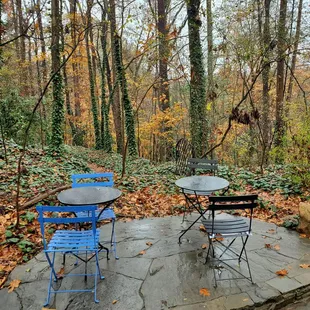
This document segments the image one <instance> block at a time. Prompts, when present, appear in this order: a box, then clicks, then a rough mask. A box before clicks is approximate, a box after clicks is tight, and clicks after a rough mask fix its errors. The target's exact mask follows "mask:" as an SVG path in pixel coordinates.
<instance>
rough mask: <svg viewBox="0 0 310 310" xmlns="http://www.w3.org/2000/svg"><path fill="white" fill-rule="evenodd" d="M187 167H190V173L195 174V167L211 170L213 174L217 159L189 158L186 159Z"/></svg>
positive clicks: (215, 169) (216, 166) (216, 168)
mask: <svg viewBox="0 0 310 310" xmlns="http://www.w3.org/2000/svg"><path fill="white" fill-rule="evenodd" d="M187 168H189V169H190V172H191V174H195V169H202V170H206V171H211V172H213V174H215V172H216V171H217V170H218V161H217V160H216V159H206V158H189V159H188V160H187Z"/></svg>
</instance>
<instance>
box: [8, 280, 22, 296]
mask: <svg viewBox="0 0 310 310" xmlns="http://www.w3.org/2000/svg"><path fill="white" fill-rule="evenodd" d="M20 282H21V280H13V281H11V283H10V284H9V293H11V292H13V291H14V290H15V289H16V288H18V287H19V284H20Z"/></svg>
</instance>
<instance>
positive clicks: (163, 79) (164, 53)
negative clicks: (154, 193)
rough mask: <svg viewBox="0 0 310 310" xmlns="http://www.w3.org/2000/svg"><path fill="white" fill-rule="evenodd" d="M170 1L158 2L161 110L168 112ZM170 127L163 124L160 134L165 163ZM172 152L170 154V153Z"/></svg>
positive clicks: (168, 149) (161, 151) (168, 147)
mask: <svg viewBox="0 0 310 310" xmlns="http://www.w3.org/2000/svg"><path fill="white" fill-rule="evenodd" d="M169 3H170V2H169V1H167V0H158V2H157V29H158V56H159V64H158V69H159V90H158V94H159V98H158V99H159V100H158V102H159V109H160V110H161V111H163V112H164V111H166V110H167V109H168V108H169V107H170V94H169V83H168V58H169V45H168V31H169V26H168V25H167V10H168V6H169ZM169 129H170V128H169V127H168V125H167V123H166V122H165V121H163V122H162V124H161V128H160V132H161V133H162V135H161V136H160V137H159V141H158V143H159V159H160V161H165V160H166V159H167V157H168V158H170V157H171V156H172V154H171V151H170V150H171V148H172V145H169V142H168V139H167V138H165V135H164V133H165V132H166V131H169ZM169 151H170V152H169Z"/></svg>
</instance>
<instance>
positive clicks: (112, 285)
mask: <svg viewBox="0 0 310 310" xmlns="http://www.w3.org/2000/svg"><path fill="white" fill-rule="evenodd" d="M194 217H195V215H192V216H191V217H189V218H188V219H189V220H191V219H193V218H194ZM181 220H182V217H180V216H175V217H165V218H150V219H145V220H140V221H139V220H134V221H131V222H127V223H124V222H118V223H117V225H116V234H117V239H118V244H117V251H118V256H119V257H120V259H119V260H115V259H114V257H113V255H111V259H110V260H109V261H107V260H106V257H105V253H100V268H101V269H102V273H103V274H104V276H105V279H104V280H99V282H98V289H97V296H99V299H100V303H99V304H96V303H94V301H93V294H91V293H64V294H58V295H56V296H55V297H52V298H51V304H50V305H49V307H48V308H51V309H57V310H71V309H90V310H92V309H104V310H105V309H106V310H109V309H113V310H136V309H137V310H143V309H145V310H153V309H154V310H165V309H176V310H196V309H207V310H231V309H282V308H283V307H287V308H283V309H294V310H295V309H296V310H297V309H298V310H299V309H310V307H309V306H310V304H309V301H308V300H305V301H299V302H298V301H297V304H296V305H294V306H293V308H288V307H292V306H286V305H287V304H288V303H292V302H294V301H295V300H298V299H300V298H303V297H305V296H308V295H307V294H308V291H309V292H310V268H301V267H300V265H301V264H305V265H309V264H310V240H309V239H307V238H300V237H299V235H298V233H296V232H294V231H289V230H286V229H285V228H283V227H277V226H276V225H274V224H270V223H265V222H261V221H256V220H255V221H254V223H253V236H252V237H251V238H250V239H249V243H248V247H247V249H248V256H249V260H250V265H251V270H252V274H253V280H254V282H255V284H251V283H250V282H249V281H247V280H234V281H221V282H219V283H218V287H217V288H214V287H213V283H214V282H213V271H212V269H211V268H210V267H209V265H208V264H207V265H205V264H204V260H205V259H204V257H205V256H206V253H207V249H203V248H202V245H203V244H205V243H207V238H206V236H205V235H204V233H203V232H201V231H199V225H198V224H197V225H196V226H195V227H194V228H193V229H192V230H190V231H189V232H188V233H187V234H185V235H184V238H183V239H182V244H180V245H179V244H178V235H179V233H180V231H181V230H182V229H184V228H185V227H186V226H187V225H188V223H186V222H185V223H183V224H181ZM110 229H111V226H110V224H108V225H105V226H103V227H102V239H105V238H104V237H106V238H107V239H108V236H109V233H110ZM147 243H148V245H147ZM150 243H151V244H152V245H150ZM266 244H267V246H266ZM141 251H142V252H141ZM140 252H141V254H139V253H140ZM74 262H75V258H70V257H69V256H68V257H67V261H66V266H65V270H66V271H72V272H75V273H80V272H81V270H83V269H82V268H83V266H77V267H76V266H75V265H74ZM56 265H57V267H56V269H57V268H58V270H60V268H61V266H62V265H61V257H59V258H58V261H57V264H56ZM93 267H94V262H90V264H89V269H91V268H93ZM240 268H241V270H243V265H242V264H241V266H240ZM281 269H286V270H287V271H288V274H287V276H284V277H280V276H278V275H277V274H276V271H278V270H281ZM82 272H83V271H82ZM48 276H49V268H48V266H47V262H46V260H45V256H44V255H43V253H40V254H38V255H37V256H36V257H35V258H33V259H32V260H31V261H29V262H28V263H27V264H25V265H23V266H18V267H17V268H15V270H14V271H13V272H12V273H11V275H10V278H9V279H8V281H7V285H8V284H9V283H10V281H12V280H15V279H18V280H21V283H20V285H19V287H18V288H17V289H15V290H14V291H13V292H12V293H8V289H7V288H4V289H2V290H1V291H0V310H2V309H3V310H4V309H5V310H6V309H10V310H11V309H12V310H15V309H16V310H30V309H31V310H32V309H33V310H37V309H38V310H40V309H42V307H43V306H42V305H43V304H44V301H45V298H46V293H47V284H48ZM221 276H223V277H227V276H228V277H230V276H231V273H230V272H229V271H227V270H224V271H223V272H222V275H221ZM73 279H74V280H73ZM93 284H94V283H93V280H92V279H91V278H90V279H89V280H88V281H87V283H85V282H84V280H83V278H81V279H80V277H73V278H64V279H62V280H60V281H58V282H57V283H55V284H54V285H57V287H60V286H61V289H75V288H77V289H78V288H83V287H84V286H87V287H92V286H93ZM201 288H206V289H208V290H209V292H210V296H204V295H200V289H201ZM298 307H300V308H298ZM302 307H304V308H302Z"/></svg>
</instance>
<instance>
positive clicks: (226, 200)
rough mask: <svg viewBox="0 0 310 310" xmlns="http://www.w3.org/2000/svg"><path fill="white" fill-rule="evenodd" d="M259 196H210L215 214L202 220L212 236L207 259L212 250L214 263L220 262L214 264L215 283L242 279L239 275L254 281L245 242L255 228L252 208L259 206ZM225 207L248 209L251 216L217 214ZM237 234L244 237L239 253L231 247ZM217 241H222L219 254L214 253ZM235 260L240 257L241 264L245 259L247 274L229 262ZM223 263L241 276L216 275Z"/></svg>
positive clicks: (210, 208) (246, 210)
mask: <svg viewBox="0 0 310 310" xmlns="http://www.w3.org/2000/svg"><path fill="white" fill-rule="evenodd" d="M257 197H258V196H257V195H245V196H210V197H209V201H210V206H209V210H210V211H211V215H212V217H211V218H210V219H203V220H202V224H203V225H204V227H205V229H206V231H207V236H208V240H209V248H208V253H207V257H206V262H207V261H208V259H209V254H210V252H211V253H212V255H211V258H212V259H211V260H212V263H215V264H218V265H216V266H213V271H214V280H215V286H217V281H223V280H232V279H240V276H241V279H248V280H250V281H251V282H252V283H253V279H252V274H251V269H250V265H249V261H248V256H247V253H246V244H247V241H248V238H249V236H250V235H251V231H252V217H253V210H254V208H256V207H257ZM223 210H224V211H225V210H242V211H244V212H248V218H247V219H245V218H240V217H233V218H229V219H226V218H224V219H221V218H216V212H218V211H223ZM222 238H224V239H225V238H232V241H231V242H230V243H229V244H228V245H226V244H224V243H223V242H222V240H221V239H222ZM237 238H240V239H241V241H242V243H241V249H240V252H239V253H238V252H236V251H235V250H233V249H232V248H231V246H232V245H233V244H234V242H235V240H236V239H237ZM215 243H217V244H219V246H220V247H221V248H222V252H221V254H220V255H219V256H218V257H216V255H215ZM227 256H228V257H227ZM233 260H237V261H238V263H239V265H240V263H241V261H244V262H246V265H247V269H248V275H245V274H244V273H242V272H241V271H240V269H238V270H237V269H236V268H234V267H233V266H232V265H231V264H228V263H227V262H228V261H233ZM221 263H223V264H224V265H225V266H227V267H228V268H229V269H230V270H232V271H234V272H235V273H237V274H238V275H239V278H238V277H235V278H221V277H220V276H219V277H217V276H216V272H215V270H216V269H217V270H219V269H220V268H219V266H220V264H221Z"/></svg>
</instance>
